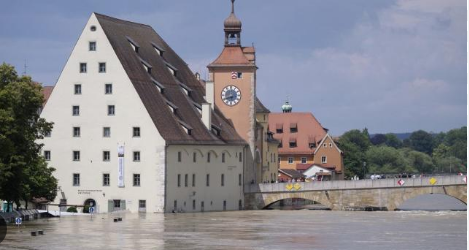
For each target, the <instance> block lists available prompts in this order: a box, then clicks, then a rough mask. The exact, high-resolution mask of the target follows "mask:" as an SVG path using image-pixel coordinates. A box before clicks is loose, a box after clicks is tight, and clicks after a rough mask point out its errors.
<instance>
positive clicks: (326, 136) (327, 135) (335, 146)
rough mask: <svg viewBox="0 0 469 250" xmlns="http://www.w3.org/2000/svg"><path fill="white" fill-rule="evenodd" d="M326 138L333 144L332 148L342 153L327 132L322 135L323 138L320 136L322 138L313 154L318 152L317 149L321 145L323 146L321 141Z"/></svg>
mask: <svg viewBox="0 0 469 250" xmlns="http://www.w3.org/2000/svg"><path fill="white" fill-rule="evenodd" d="M327 138H329V139H330V141H331V143H332V145H333V146H334V148H335V149H337V151H339V153H341V154H342V153H343V152H342V150H340V148H339V147H337V145H336V144H335V142H334V140H333V139H332V137H331V136H330V135H329V134H328V133H327V134H326V135H325V136H324V138H322V140H321V142H320V143H319V145H318V147H317V148H316V150H315V151H314V154H316V153H317V152H318V150H319V149H320V148H321V147H323V143H324V141H325V140H326V139H327Z"/></svg>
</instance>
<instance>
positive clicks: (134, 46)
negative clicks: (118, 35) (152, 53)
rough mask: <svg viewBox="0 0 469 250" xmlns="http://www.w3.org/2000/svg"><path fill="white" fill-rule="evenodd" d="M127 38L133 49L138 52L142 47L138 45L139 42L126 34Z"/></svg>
mask: <svg viewBox="0 0 469 250" xmlns="http://www.w3.org/2000/svg"><path fill="white" fill-rule="evenodd" d="M126 38H127V41H129V43H130V46H131V47H132V49H133V50H134V51H135V52H136V53H138V49H139V48H140V46H139V45H138V43H136V42H135V41H134V40H132V38H130V37H128V36H126Z"/></svg>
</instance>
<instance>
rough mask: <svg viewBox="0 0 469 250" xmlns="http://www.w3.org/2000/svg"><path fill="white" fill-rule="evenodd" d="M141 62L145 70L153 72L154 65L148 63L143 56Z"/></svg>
mask: <svg viewBox="0 0 469 250" xmlns="http://www.w3.org/2000/svg"><path fill="white" fill-rule="evenodd" d="M140 62H141V63H142V66H143V68H144V69H145V71H146V72H148V73H149V74H151V68H152V66H151V65H150V64H149V63H147V62H146V61H145V60H143V59H141V58H140Z"/></svg>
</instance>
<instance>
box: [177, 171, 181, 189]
mask: <svg viewBox="0 0 469 250" xmlns="http://www.w3.org/2000/svg"><path fill="white" fill-rule="evenodd" d="M178 187H181V174H178Z"/></svg>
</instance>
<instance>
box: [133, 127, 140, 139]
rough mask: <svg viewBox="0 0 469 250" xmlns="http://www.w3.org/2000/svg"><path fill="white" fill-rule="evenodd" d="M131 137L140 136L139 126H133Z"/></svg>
mask: <svg viewBox="0 0 469 250" xmlns="http://www.w3.org/2000/svg"><path fill="white" fill-rule="evenodd" d="M133 137H140V127H134V128H133Z"/></svg>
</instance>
